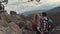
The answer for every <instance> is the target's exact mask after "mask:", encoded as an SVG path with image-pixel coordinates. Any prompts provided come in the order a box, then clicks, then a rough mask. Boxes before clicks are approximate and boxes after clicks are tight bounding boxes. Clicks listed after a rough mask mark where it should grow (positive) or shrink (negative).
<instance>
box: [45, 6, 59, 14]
mask: <svg viewBox="0 0 60 34" xmlns="http://www.w3.org/2000/svg"><path fill="white" fill-rule="evenodd" d="M46 12H47V13H48V14H50V15H54V14H56V13H59V12H60V6H59V7H55V8H53V9H50V10H48V11H46Z"/></svg>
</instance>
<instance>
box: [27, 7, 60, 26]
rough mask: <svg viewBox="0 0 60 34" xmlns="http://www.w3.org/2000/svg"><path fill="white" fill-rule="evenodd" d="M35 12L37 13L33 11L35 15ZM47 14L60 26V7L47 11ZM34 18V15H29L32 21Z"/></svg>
mask: <svg viewBox="0 0 60 34" xmlns="http://www.w3.org/2000/svg"><path fill="white" fill-rule="evenodd" d="M43 11H44V10H43ZM34 12H37V11H33V13H34ZM45 12H47V14H48V17H49V18H51V19H52V20H53V22H54V23H55V24H56V25H59V24H60V6H59V7H55V8H53V9H50V10H45ZM27 13H30V12H27ZM37 13H39V14H41V12H37ZM33 16H34V14H29V15H28V17H27V18H28V19H29V20H31V21H32V19H33Z"/></svg>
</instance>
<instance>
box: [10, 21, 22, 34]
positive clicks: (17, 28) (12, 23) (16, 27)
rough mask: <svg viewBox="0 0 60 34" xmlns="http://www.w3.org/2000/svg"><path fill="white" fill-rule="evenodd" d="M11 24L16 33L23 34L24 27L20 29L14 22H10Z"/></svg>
mask: <svg viewBox="0 0 60 34" xmlns="http://www.w3.org/2000/svg"><path fill="white" fill-rule="evenodd" d="M9 26H10V27H11V28H12V29H13V30H14V31H15V32H16V34H22V29H20V28H19V27H18V26H17V25H16V24H15V23H14V22H11V23H9Z"/></svg>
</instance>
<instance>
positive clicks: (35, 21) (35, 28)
mask: <svg viewBox="0 0 60 34" xmlns="http://www.w3.org/2000/svg"><path fill="white" fill-rule="evenodd" d="M38 23H39V16H38V15H37V14H36V15H35V16H34V17H33V22H32V29H33V31H36V34H41V33H40V32H39V31H38V30H37V26H38Z"/></svg>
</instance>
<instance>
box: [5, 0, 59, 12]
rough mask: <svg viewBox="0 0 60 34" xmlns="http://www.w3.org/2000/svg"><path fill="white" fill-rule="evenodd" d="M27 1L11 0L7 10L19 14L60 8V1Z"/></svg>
mask: <svg viewBox="0 0 60 34" xmlns="http://www.w3.org/2000/svg"><path fill="white" fill-rule="evenodd" d="M26 1H27V0H9V3H8V4H7V5H5V6H6V10H7V11H8V12H9V11H10V10H14V11H16V12H17V13H18V12H20V13H23V12H25V11H31V10H39V9H47V7H48V9H50V8H53V7H57V6H60V0H41V2H39V3H38V2H35V1H33V2H26Z"/></svg>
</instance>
